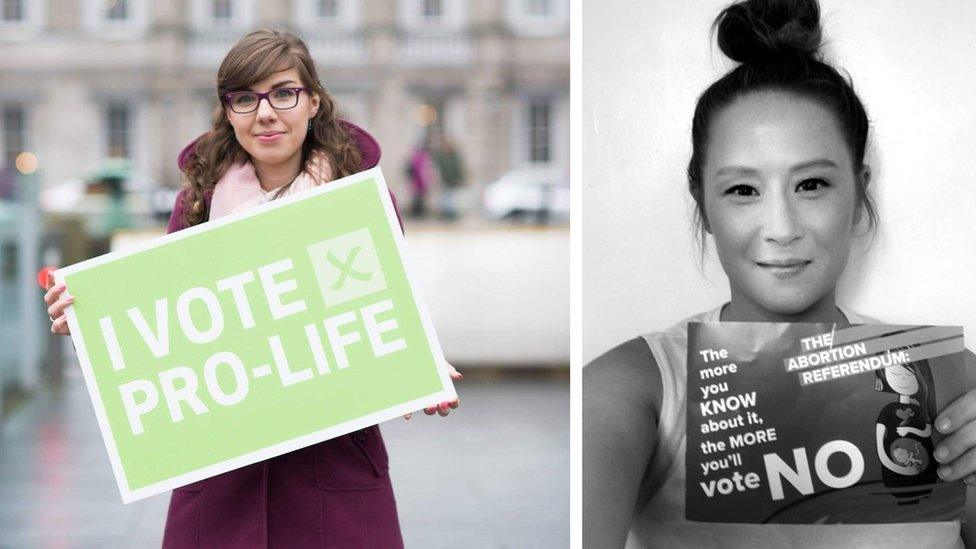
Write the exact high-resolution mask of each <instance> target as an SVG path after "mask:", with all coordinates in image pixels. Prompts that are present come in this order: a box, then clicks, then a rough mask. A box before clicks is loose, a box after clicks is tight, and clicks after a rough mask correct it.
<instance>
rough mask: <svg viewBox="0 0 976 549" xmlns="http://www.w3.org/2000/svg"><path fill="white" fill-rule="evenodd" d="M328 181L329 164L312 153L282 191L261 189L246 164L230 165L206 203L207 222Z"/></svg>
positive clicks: (329, 179) (251, 168) (325, 158)
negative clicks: (208, 218) (207, 207)
mask: <svg viewBox="0 0 976 549" xmlns="http://www.w3.org/2000/svg"><path fill="white" fill-rule="evenodd" d="M332 179H333V171H332V163H331V162H329V159H328V157H327V156H326V155H325V154H324V153H321V152H314V153H312V155H311V157H310V158H309V159H308V162H306V164H305V169H304V170H302V171H301V172H300V173H299V174H298V176H297V177H296V178H295V180H294V181H292V182H291V184H290V185H288V186H287V187H286V188H285V190H284V191H281V189H273V190H270V191H265V190H264V189H262V188H261V182H260V181H258V176H257V172H255V171H254V164H252V163H251V161H250V160H247V161H245V162H242V163H238V164H234V165H233V166H231V167H230V168H229V169H228V170H227V173H225V174H224V176H223V177H221V178H220V181H218V182H217V185H216V186H215V187H214V193H213V200H212V202H211V203H210V219H217V218H219V217H223V216H225V215H227V214H231V213H234V212H239V211H243V210H246V209H248V208H252V207H254V206H257V205H258V204H264V203H265V202H270V201H271V200H274V199H275V198H279V197H282V196H290V195H293V194H297V193H300V192H303V191H307V190H309V189H311V188H313V187H317V186H319V185H322V184H324V183H328V182H329V181H332Z"/></svg>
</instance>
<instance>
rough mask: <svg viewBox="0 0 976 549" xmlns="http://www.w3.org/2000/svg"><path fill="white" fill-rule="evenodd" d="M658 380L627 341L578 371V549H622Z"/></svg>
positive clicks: (648, 358) (650, 436) (645, 355)
mask: <svg viewBox="0 0 976 549" xmlns="http://www.w3.org/2000/svg"><path fill="white" fill-rule="evenodd" d="M661 385H662V384H661V374H660V372H659V370H658V365H657V361H655V360H654V355H653V354H652V353H651V350H650V348H649V347H648V346H647V343H646V342H645V341H644V340H643V339H641V338H637V339H633V340H630V341H628V342H626V343H624V344H622V345H620V346H618V347H616V348H614V349H612V350H610V351H609V352H607V353H606V354H604V355H603V356H601V357H599V358H597V359H596V360H594V361H593V362H591V363H590V364H588V365H587V366H586V367H585V368H583V547H584V548H589V547H594V548H596V547H599V548H603V547H623V546H624V543H625V542H626V540H627V532H628V531H629V529H630V523H631V520H632V518H633V515H634V505H635V503H636V500H637V491H638V489H639V488H640V484H641V479H642V478H643V476H644V471H645V470H646V469H647V464H648V462H649V461H650V459H651V453H652V452H653V450H654V445H655V443H656V439H657V437H656V433H657V418H658V413H659V411H660V409H661V395H662V386H661Z"/></svg>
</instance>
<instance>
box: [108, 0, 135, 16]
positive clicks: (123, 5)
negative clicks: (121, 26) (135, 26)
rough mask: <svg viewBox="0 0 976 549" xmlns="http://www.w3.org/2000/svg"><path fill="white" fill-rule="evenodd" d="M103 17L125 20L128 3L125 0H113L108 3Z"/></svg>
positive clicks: (127, 12) (127, 13)
mask: <svg viewBox="0 0 976 549" xmlns="http://www.w3.org/2000/svg"><path fill="white" fill-rule="evenodd" d="M105 18H106V19H108V20H109V21H125V20H126V19H128V18H129V3H128V2H127V1H126V0H113V1H112V2H109V3H108V9H106V10H105Z"/></svg>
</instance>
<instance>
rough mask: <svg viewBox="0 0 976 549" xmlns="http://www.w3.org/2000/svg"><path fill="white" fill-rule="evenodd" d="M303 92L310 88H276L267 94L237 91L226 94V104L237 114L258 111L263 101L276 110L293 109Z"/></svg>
mask: <svg viewBox="0 0 976 549" xmlns="http://www.w3.org/2000/svg"><path fill="white" fill-rule="evenodd" d="M301 92H308V88H275V89H273V90H271V91H269V92H267V93H258V92H253V91H246V90H245V91H236V92H230V93H225V94H224V103H226V104H227V105H229V106H230V110H232V111H234V112H236V113H237V114H247V113H250V112H254V111H256V110H258V105H260V104H261V100H262V99H267V100H268V104H269V105H271V108H273V109H275V110H279V111H281V110H285V109H293V108H295V105H298V96H299V95H301Z"/></svg>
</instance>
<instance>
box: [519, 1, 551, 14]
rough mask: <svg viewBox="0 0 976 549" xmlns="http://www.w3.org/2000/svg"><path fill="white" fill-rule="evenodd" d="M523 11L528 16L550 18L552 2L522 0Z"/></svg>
mask: <svg viewBox="0 0 976 549" xmlns="http://www.w3.org/2000/svg"><path fill="white" fill-rule="evenodd" d="M522 9H524V10H525V13H526V15H529V16H532V17H548V16H550V15H552V1H551V0H522Z"/></svg>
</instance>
